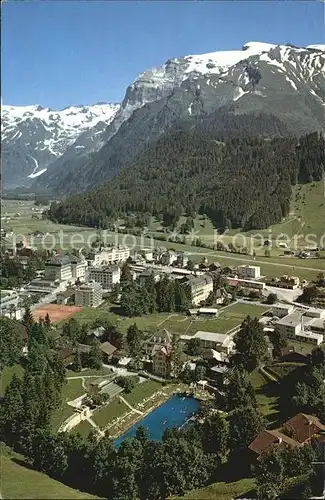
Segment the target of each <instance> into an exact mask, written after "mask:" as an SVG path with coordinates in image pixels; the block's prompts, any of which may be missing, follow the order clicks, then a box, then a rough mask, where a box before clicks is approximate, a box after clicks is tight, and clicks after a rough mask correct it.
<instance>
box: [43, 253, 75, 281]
mask: <svg viewBox="0 0 325 500" xmlns="http://www.w3.org/2000/svg"><path fill="white" fill-rule="evenodd" d="M45 279H46V280H49V281H56V280H59V281H70V280H72V271H71V262H70V258H69V257H68V256H67V255H63V256H54V257H52V258H51V259H49V260H48V261H47V262H46V263H45Z"/></svg>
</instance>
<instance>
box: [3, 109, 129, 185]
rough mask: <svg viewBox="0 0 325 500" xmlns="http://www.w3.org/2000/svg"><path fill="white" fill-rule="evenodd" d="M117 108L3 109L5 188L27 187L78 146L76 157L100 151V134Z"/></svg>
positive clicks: (75, 150)
mask: <svg viewBox="0 0 325 500" xmlns="http://www.w3.org/2000/svg"><path fill="white" fill-rule="evenodd" d="M118 108H119V105H117V104H105V103H101V104H95V105H93V106H69V107H67V108H65V109H63V110H60V111H55V110H52V109H49V108H42V107H41V106H2V108H1V136H2V155H3V176H4V182H5V185H9V186H10V185H12V186H16V185H20V184H21V185H26V184H28V183H30V182H31V181H32V179H34V178H35V177H38V176H40V175H42V174H43V173H44V172H46V169H47V167H48V165H49V164H50V163H52V162H53V161H56V160H57V159H58V158H60V157H61V156H62V155H63V153H64V152H65V151H66V150H67V149H68V148H69V147H71V146H72V145H73V144H74V143H75V147H74V153H75V156H82V154H83V151H84V150H87V151H89V150H90V151H94V150H98V149H99V148H100V147H101V146H102V145H103V143H101V142H100V141H101V137H100V134H101V133H102V132H103V131H104V130H105V128H106V127H107V125H108V124H109V123H110V121H111V120H112V119H113V117H114V114H115V113H116V111H117V110H118Z"/></svg>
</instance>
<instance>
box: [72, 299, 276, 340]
mask: <svg viewBox="0 0 325 500" xmlns="http://www.w3.org/2000/svg"><path fill="white" fill-rule="evenodd" d="M266 310H267V308H266V307H265V306H258V305H254V304H241V303H240V304H233V305H231V306H229V307H227V308H226V309H225V310H224V311H221V312H220V313H219V316H218V317H217V318H211V319H210V318H198V319H193V318H190V317H189V316H185V315H182V314H177V313H175V314H170V313H157V314H148V315H146V316H141V317H139V318H124V317H122V316H119V315H118V314H115V313H114V312H112V311H111V310H110V309H107V310H105V309H92V308H85V309H83V310H82V311H80V312H78V313H76V314H75V316H74V317H75V319H77V320H78V321H80V322H86V323H91V322H92V321H95V320H101V321H109V322H111V323H112V324H113V325H116V326H117V327H118V328H119V329H120V330H121V331H122V332H126V330H127V329H128V327H129V326H130V325H132V324H133V323H136V324H137V325H138V327H139V328H140V329H141V330H144V331H156V330H159V329H160V328H166V329H167V330H169V331H170V332H171V333H178V334H180V335H181V334H185V333H186V334H187V335H194V334H195V333H196V332H197V331H198V330H203V331H208V332H219V333H225V332H227V331H229V330H231V329H233V328H234V327H235V326H237V325H240V323H241V322H242V321H243V319H244V318H245V317H246V316H247V315H250V316H260V315H261V314H262V313H263V312H266Z"/></svg>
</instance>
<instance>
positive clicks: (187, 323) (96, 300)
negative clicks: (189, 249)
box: [1, 244, 325, 437]
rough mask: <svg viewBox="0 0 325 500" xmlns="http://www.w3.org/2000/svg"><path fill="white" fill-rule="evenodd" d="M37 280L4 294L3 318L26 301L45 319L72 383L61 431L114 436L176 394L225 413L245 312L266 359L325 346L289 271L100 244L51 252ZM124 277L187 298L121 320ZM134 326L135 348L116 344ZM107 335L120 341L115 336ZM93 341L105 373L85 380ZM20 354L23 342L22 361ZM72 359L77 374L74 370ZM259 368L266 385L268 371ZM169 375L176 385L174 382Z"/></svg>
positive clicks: (303, 354)
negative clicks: (167, 287) (172, 285)
mask: <svg viewBox="0 0 325 500" xmlns="http://www.w3.org/2000/svg"><path fill="white" fill-rule="evenodd" d="M33 252H34V251H33V250H32V249H31V248H29V247H28V246H27V245H23V244H17V246H16V248H15V249H14V250H13V251H8V250H7V258H8V259H9V260H10V259H14V258H15V259H18V260H19V262H20V264H21V265H22V266H28V262H29V259H30V258H31V257H32V255H33ZM36 274H37V277H36V278H34V279H32V280H31V281H30V282H28V283H25V284H24V285H23V286H21V287H19V288H17V289H13V290H2V291H1V315H3V316H5V317H8V318H11V319H16V320H21V319H22V318H23V316H24V314H25V309H26V308H25V307H24V304H25V305H26V303H28V304H29V306H28V307H30V310H31V311H32V313H33V315H34V318H35V319H36V320H37V319H39V318H40V319H41V320H44V319H45V317H47V316H48V319H49V321H50V322H51V329H52V333H51V335H53V338H56V339H59V340H58V342H57V349H58V352H59V355H60V357H61V359H62V361H63V363H64V366H65V367H66V370H68V374H69V375H68V376H67V379H68V385H69V386H73V385H76V386H77V389H76V390H72V394H71V395H69V396H73V397H71V398H70V399H69V400H68V401H66V402H65V403H64V405H63V407H62V408H61V410H62V415H61V416H60V415H59V414H58V415H57V422H58V425H57V428H58V429H59V430H60V431H71V430H73V429H76V430H78V429H83V431H84V432H86V430H88V431H89V430H90V429H91V428H94V429H97V431H98V433H99V434H100V435H102V434H103V432H104V431H105V430H106V429H109V431H110V433H111V435H112V436H115V437H118V436H119V435H121V434H122V433H123V432H125V431H126V430H127V429H128V428H130V427H131V426H132V425H134V423H135V422H137V421H139V420H141V419H142V418H143V417H144V416H145V415H146V414H149V413H150V412H151V411H152V410H153V409H154V408H156V407H157V406H159V405H160V404H161V403H162V402H163V401H165V400H167V399H168V398H169V397H170V395H171V394H172V393H174V392H179V391H181V392H182V391H185V392H187V393H192V394H196V396H198V397H199V398H203V399H206V398H208V399H209V398H211V397H213V398H214V397H216V398H217V399H218V401H219V404H220V408H223V407H224V398H225V393H224V389H225V387H224V384H225V381H226V378H227V371H228V369H229V367H230V359H231V356H232V355H234V354H235V342H234V337H235V335H236V333H237V332H238V330H239V329H240V328H241V324H242V322H243V321H244V319H245V317H246V316H252V317H257V318H258V321H259V323H260V324H261V325H262V328H263V332H264V335H265V338H266V339H267V345H268V355H269V356H270V359H275V360H277V361H281V360H282V361H286V362H290V361H294V362H297V361H298V362H301V363H304V362H307V360H308V356H309V353H310V352H311V350H312V349H313V348H314V347H317V346H319V345H321V344H322V343H323V342H324V333H325V330H324V327H325V309H322V308H320V307H314V306H309V305H307V304H303V303H300V302H298V301H297V300H298V297H299V296H300V295H301V294H302V290H303V288H304V287H308V283H307V282H300V280H299V278H297V277H292V276H287V275H282V276H279V277H276V278H274V279H272V280H270V279H265V277H263V276H262V275H261V269H260V267H259V266H251V265H245V264H242V265H240V266H237V267H231V268H224V267H222V266H221V265H220V264H219V263H218V262H208V259H207V258H203V259H202V261H201V262H200V263H199V264H198V263H193V261H191V259H190V255H188V253H186V252H176V251H172V250H167V249H163V248H155V249H153V250H151V249H143V250H141V251H136V252H134V253H133V254H131V253H130V251H129V249H128V248H127V247H122V246H119V247H113V246H112V247H106V248H105V247H103V246H101V245H98V247H94V248H92V249H91V250H90V251H89V252H87V253H86V255H84V254H83V253H82V252H80V251H79V252H74V254H62V253H54V252H53V255H51V256H49V257H48V258H47V259H46V260H45V263H44V269H39V270H37V271H36ZM125 274H127V276H128V279H129V280H130V281H131V282H134V283H136V284H137V286H139V287H140V288H141V287H145V285H146V282H147V280H148V279H149V280H151V281H152V283H154V284H157V283H158V282H160V281H161V282H162V281H163V280H164V279H165V280H166V279H167V280H168V281H172V282H177V283H178V284H179V285H180V287H181V289H184V290H186V293H187V301H185V303H184V304H183V306H182V308H180V309H179V310H175V309H174V310H173V309H171V310H170V313H165V314H164V313H157V312H156V313H155V314H150V313H149V314H148V313H147V314H142V315H141V314H140V315H139V316H137V315H135V316H132V314H131V316H129V317H125V314H124V313H123V311H122V310H121V294H122V293H123V292H122V285H123V275H124V277H125ZM35 297H36V299H35ZM280 297H281V299H280ZM33 298H34V299H33ZM31 299H32V300H31ZM35 301H36V302H35ZM79 321H80V323H79ZM75 325H77V329H78V328H79V329H83V337H82V340H80V338H81V337H80V338H79V339H78V340H77V342H75V341H74V342H71V338H69V335H68V336H64V335H62V331H65V330H69V328H72V327H73V326H75ZM133 327H135V329H136V331H135V333H134V336H136V337H137V338H136V340H134V339H133V344H134V345H132V341H128V340H126V341H121V337H124V340H125V339H128V337H129V336H130V335H132V328H133ZM114 329H118V330H120V335H114ZM130 330H131V333H130ZM275 331H276V332H277V333H278V335H280V336H281V338H284V339H285V342H284V343H283V345H282V344H279V345H275V344H274V342H273V343H272V335H273V334H274V332H275ZM77 337H78V336H77ZM176 341H177V344H179V350H180V357H179V360H178V367H177V369H176V367H175V349H174V344H175V342H176ZM94 345H96V349H98V352H99V353H100V362H99V363H98V369H101V370H104V372H100V371H98V372H96V371H95V372H94V373H93V374H92V372H90V371H89V370H90V369H91V368H93V366H95V365H91V364H89V363H88V361H87V360H88V359H89V357H90V353H91V352H92V350H93V349H94ZM27 352H28V348H27V344H26V345H25V346H24V355H27ZM76 363H77V364H78V370H77V371H78V373H75V372H74V371H73V370H75V366H76ZM262 370H263V376H266V377H269V378H271V379H272V377H273V375H272V370H271V372H269V371H268V370H269V369H268V368H267V367H263V368H262ZM175 377H176V378H177V379H178V380H179V379H180V380H181V382H180V383H179V384H175V383H173V382H171V381H173V379H174V378H175ZM125 380H131V381H132V384H131V385H132V390H133V391H134V390H135V391H139V394H138V395H137V397H136V398H135V400H134V402H135V404H134V406H132V404H131V403H132V398H131V403H130V402H129V401H128V396H127V395H126V396H123V395H122V393H125V388H124V386H123V384H124V383H125ZM116 381H119V383H120V385H119V383H116ZM121 381H122V382H121ZM127 383H128V382H127ZM184 384H185V385H184ZM165 386H166V387H165ZM137 388H138V389H137ZM142 391H143V394H142ZM90 394H92V397H90V396H89V395H90ZM94 394H96V397H95V398H94ZM131 394H132V392H131ZM94 399H95V400H96V404H95V403H94ZM98 422H99V423H100V425H98ZM273 437H274V436H273Z"/></svg>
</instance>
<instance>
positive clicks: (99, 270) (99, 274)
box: [89, 265, 121, 290]
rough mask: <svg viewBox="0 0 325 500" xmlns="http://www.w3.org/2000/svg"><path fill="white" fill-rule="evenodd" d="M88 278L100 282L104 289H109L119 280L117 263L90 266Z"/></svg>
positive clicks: (119, 273) (119, 270) (119, 271)
mask: <svg viewBox="0 0 325 500" xmlns="http://www.w3.org/2000/svg"><path fill="white" fill-rule="evenodd" d="M89 279H90V281H96V282H97V283H100V284H101V285H102V287H103V289H104V290H111V289H112V287H113V286H114V285H116V284H117V283H119V282H120V279H121V269H120V267H119V266H117V265H111V266H101V267H91V268H90V269H89Z"/></svg>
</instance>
